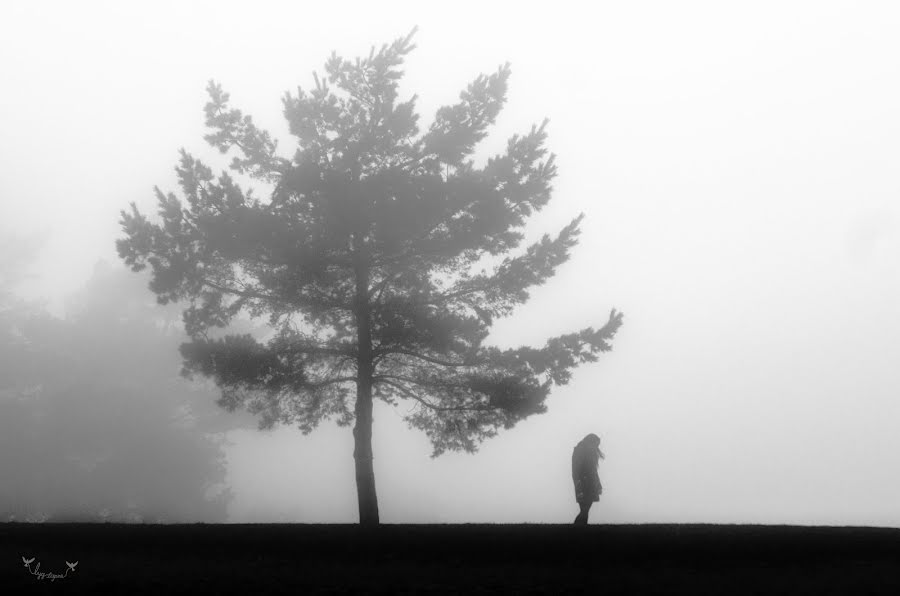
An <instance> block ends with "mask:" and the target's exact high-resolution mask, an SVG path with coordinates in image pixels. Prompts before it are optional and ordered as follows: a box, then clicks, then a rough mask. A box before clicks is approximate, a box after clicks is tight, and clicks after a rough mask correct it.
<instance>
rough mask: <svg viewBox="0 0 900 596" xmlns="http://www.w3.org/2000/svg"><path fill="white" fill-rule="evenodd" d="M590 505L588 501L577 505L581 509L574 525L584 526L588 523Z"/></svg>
mask: <svg viewBox="0 0 900 596" xmlns="http://www.w3.org/2000/svg"><path fill="white" fill-rule="evenodd" d="M591 505H592V503H591V502H590V501H582V502H580V503H578V506H579V507H580V508H581V512H579V514H578V516H577V517H576V518H575V525H578V526H586V525H587V522H588V513H589V512H590V510H591Z"/></svg>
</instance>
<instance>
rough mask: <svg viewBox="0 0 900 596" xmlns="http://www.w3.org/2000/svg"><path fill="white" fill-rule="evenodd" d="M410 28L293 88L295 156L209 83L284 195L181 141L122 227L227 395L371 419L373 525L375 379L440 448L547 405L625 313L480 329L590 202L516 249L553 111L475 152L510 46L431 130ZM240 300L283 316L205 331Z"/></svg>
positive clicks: (254, 310)
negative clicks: (546, 331)
mask: <svg viewBox="0 0 900 596" xmlns="http://www.w3.org/2000/svg"><path fill="white" fill-rule="evenodd" d="M412 35H413V34H412V33H410V35H409V36H407V37H405V38H401V39H398V40H396V41H395V42H393V43H392V44H390V45H387V44H386V45H384V46H383V47H382V48H381V49H380V50H379V51H378V52H375V50H374V48H373V49H372V51H371V52H370V53H369V55H368V57H366V58H363V59H359V58H358V59H356V60H355V61H352V62H351V61H348V60H344V59H342V58H340V57H338V56H337V55H336V54H332V56H331V58H330V59H329V60H328V61H327V63H326V64H325V73H326V74H325V76H324V77H323V78H320V77H319V76H318V75H317V74H315V73H314V75H313V76H314V79H315V87H314V88H313V89H311V90H309V91H304V90H303V89H300V88H298V90H297V94H296V95H292V94H290V93H287V94H285V96H284V98H283V100H282V101H283V107H284V116H285V118H286V119H287V121H288V125H289V129H290V132H291V134H293V135H294V136H295V137H296V138H297V149H296V150H295V151H294V153H293V155H291V156H288V157H284V156H282V155H280V154H279V153H278V152H277V146H276V145H277V143H276V142H275V140H273V138H272V137H271V136H270V135H269V133H268V132H265V131H263V130H261V129H260V128H258V127H257V126H256V124H255V123H254V121H253V119H252V118H251V117H250V116H245V115H244V114H242V113H241V112H240V111H239V110H237V109H233V108H231V107H229V95H228V94H227V93H225V92H224V91H223V90H222V88H221V86H220V85H218V84H216V83H214V82H210V84H209V87H208V92H209V96H210V100H209V102H208V103H207V104H206V110H205V111H206V124H207V126H208V127H209V128H210V129H211V130H212V132H211V133H210V134H208V135H207V136H206V137H205V139H206V140H207V141H208V142H209V143H210V144H211V145H213V146H214V147H216V148H218V149H219V150H220V151H221V152H222V153H226V152H228V151H230V150H232V149H234V150H236V155H235V157H234V159H233V161H232V162H231V169H232V170H233V171H234V172H236V173H237V174H240V175H247V176H249V177H250V179H252V180H256V181H257V183H265V184H267V185H268V188H269V192H268V196H267V197H266V198H265V199H264V200H262V199H259V198H257V197H256V196H254V193H253V192H252V190H253V189H252V188H249V180H248V185H245V186H248V189H247V190H245V189H243V188H241V186H240V185H239V184H238V183H237V182H236V181H235V179H233V178H232V177H231V176H230V175H229V174H228V173H225V172H223V173H222V174H221V175H220V176H219V177H218V178H215V177H214V176H213V173H212V171H211V169H210V168H209V167H207V166H206V165H204V164H203V163H201V162H200V161H199V160H197V159H195V158H194V157H193V156H192V155H190V154H188V153H187V152H186V151H185V150H183V149H182V150H181V159H180V162H179V164H178V166H177V167H176V171H177V174H178V179H179V183H180V186H181V190H182V192H183V196H184V200H185V201H186V203H185V202H182V200H180V199H179V198H177V197H176V196H175V195H174V194H172V193H168V194H164V193H163V192H161V191H160V190H159V189H158V188H157V189H156V195H157V199H158V203H159V214H160V217H161V219H162V222H161V223H159V224H156V223H151V222H150V221H149V220H148V219H147V218H146V217H145V216H144V215H143V214H142V213H140V212H139V210H138V209H137V207H136V206H135V204H134V203H132V204H131V209H130V211H122V217H121V224H122V228H123V231H124V234H125V237H124V238H122V239H120V240H118V242H117V247H118V251H119V255H120V256H121V258H122V259H124V261H125V262H126V263H127V264H128V265H130V266H131V267H132V268H133V269H134V270H135V271H140V270H142V269H143V268H144V267H146V266H147V265H150V267H151V268H152V272H153V280H152V282H151V286H150V287H151V289H152V290H153V291H154V292H156V294H157V295H158V299H159V301H160V302H161V303H163V304H165V303H167V302H169V301H177V300H189V301H190V304H189V306H188V307H187V308H186V310H185V311H184V321H185V325H186V329H187V331H188V333H189V334H190V335H191V337H192V341H191V342H189V343H186V344H184V345H183V346H182V348H181V353H182V355H183V358H184V366H185V372H186V374H193V373H199V374H201V375H206V376H209V377H212V378H214V379H215V381H216V382H217V384H218V385H219V386H220V387H221V389H222V396H221V398H220V400H219V403H220V404H221V405H222V406H224V407H225V408H227V409H228V410H231V411H233V410H235V409H236V408H238V407H241V406H243V407H246V408H247V409H248V410H249V411H250V412H253V413H255V414H259V415H260V416H261V419H260V426H261V427H271V426H272V425H274V424H275V423H276V422H283V423H293V424H297V425H298V426H299V428H300V429H301V430H302V431H303V432H304V433H308V432H310V431H311V430H312V429H313V428H314V427H315V426H316V425H317V424H318V423H319V422H320V421H321V420H322V419H324V418H329V417H335V418H336V420H337V423H338V424H339V425H349V424H351V423H355V424H354V428H353V436H354V440H355V449H354V459H355V464H356V484H357V492H358V499H359V519H360V523H362V524H377V523H378V506H377V500H376V492H375V479H374V472H373V466H372V405H373V398H379V399H381V400H383V401H385V402H386V403H388V404H396V403H397V402H398V400H411V401H412V402H414V403H415V404H416V408H415V409H414V411H412V413H410V414H408V415H407V416H406V420H407V422H408V423H409V425H410V426H411V427H415V428H418V429H421V430H422V431H424V432H425V433H426V434H427V436H428V437H429V439H430V440H431V443H432V445H433V448H434V450H433V453H432V456H436V455H438V454H441V453H443V452H445V451H447V450H465V451H470V452H471V451H474V450H475V449H476V448H477V445H478V444H479V443H480V442H481V441H483V440H484V439H486V438H488V437H492V436H494V435H496V434H497V432H498V430H499V429H501V428H510V427H512V426H513V425H515V424H516V423H517V422H519V421H520V420H522V419H524V418H526V417H527V416H530V415H532V414H537V413H541V412H544V411H545V410H546V406H545V405H544V402H545V399H546V397H547V395H548V394H549V392H550V388H551V386H552V385H554V384H556V385H562V384H565V383H566V382H568V381H569V379H570V376H571V371H572V369H573V368H574V367H576V366H577V365H578V364H579V363H582V362H588V361H594V360H596V359H597V355H598V353H599V352H603V351H607V350H609V349H610V345H609V343H608V342H609V340H610V339H611V338H612V337H613V335H614V334H615V332H616V330H617V329H618V328H619V326H620V324H621V321H622V315H621V314H620V313H617V312H616V311H615V310H613V311H612V312H611V313H610V316H609V319H608V321H606V323H605V324H604V325H603V326H602V327H600V328H599V329H594V328H592V327H588V328H586V329H583V330H581V331H578V332H576V333H571V334H568V335H562V336H560V337H554V338H552V339H550V340H548V341H547V343H546V344H545V345H544V346H543V347H541V348H531V347H521V348H518V349H510V350H500V349H498V348H496V347H490V346H486V345H484V344H483V342H484V340H485V338H486V337H487V335H488V332H489V330H490V327H491V324H492V322H493V321H494V320H495V319H496V318H498V317H502V316H505V315H509V314H510V313H511V312H512V310H513V308H514V307H515V306H516V305H518V304H521V303H523V302H525V301H526V299H527V298H528V296H529V289H530V288H532V287H534V286H537V285H540V284H543V283H544V282H545V281H546V280H547V279H548V278H550V277H551V276H552V275H553V274H554V273H555V271H556V269H557V267H559V266H560V265H561V264H562V263H563V262H565V261H566V260H567V259H568V257H569V251H570V250H571V248H572V247H573V246H575V244H576V242H577V236H578V225H579V223H580V222H581V220H582V216H578V217H576V218H575V219H574V220H572V222H571V223H569V224H568V225H567V226H565V227H564V228H563V229H562V230H561V231H560V233H559V234H558V235H557V236H555V237H550V236H546V235H545V236H544V237H543V238H542V239H541V240H539V241H538V242H536V243H534V244H532V245H530V246H528V247H527V248H525V249H524V250H522V251H520V252H518V253H517V254H513V251H515V249H517V248H518V247H519V246H520V243H521V242H522V240H523V237H524V236H523V233H522V229H523V227H524V225H525V223H526V220H527V219H528V218H529V217H530V216H531V215H532V214H533V213H534V212H535V211H537V210H539V209H541V208H542V207H543V206H544V205H545V204H546V203H547V201H548V200H549V199H550V194H551V184H550V183H551V180H552V179H553V178H554V176H555V175H556V167H555V166H554V163H553V156H552V155H550V156H549V157H548V156H547V150H546V149H545V148H544V141H545V139H546V121H545V122H544V123H543V124H541V125H540V126H533V127H532V128H531V131H530V132H529V133H527V134H525V135H523V136H518V135H516V136H513V137H512V138H511V139H510V140H509V142H508V145H507V148H506V151H505V153H503V154H501V155H497V156H495V157H493V158H491V159H489V160H488V161H487V163H486V165H484V166H483V167H480V168H479V167H476V166H475V164H474V162H473V160H472V155H473V152H474V149H475V146H476V144H477V143H478V142H479V141H481V140H482V139H483V138H484V137H485V136H486V134H487V129H488V127H489V126H490V125H492V124H493V123H494V121H495V119H496V117H497V114H498V113H499V112H500V109H501V107H502V105H503V103H504V101H505V96H506V90H507V79H508V77H509V73H510V71H509V67H508V65H506V66H502V67H500V68H499V69H498V70H497V71H496V72H495V73H494V74H491V75H489V76H485V75H481V76H479V77H478V78H476V79H475V80H474V81H473V82H472V83H471V84H469V86H468V87H467V88H466V90H465V91H463V92H462V93H461V94H460V101H459V102H458V103H456V104H454V105H450V106H446V107H442V108H440V109H439V110H438V111H437V114H436V116H435V119H434V122H433V123H432V124H431V125H430V127H429V128H428V130H427V131H425V132H424V134H419V133H420V131H419V127H418V124H417V121H418V116H417V115H416V113H415V110H414V108H415V101H416V97H415V96H413V97H412V98H410V99H408V100H406V101H400V100H399V98H398V81H399V80H400V78H401V76H402V71H401V70H400V66H401V64H402V63H403V60H404V57H405V56H406V55H407V54H408V53H409V52H410V51H411V50H412V49H413V48H414V46H413V45H412V43H411V38H412ZM241 311H246V312H249V313H250V314H251V315H253V316H264V315H267V316H268V321H269V324H270V325H271V326H272V328H273V330H274V331H275V334H274V336H273V337H272V338H271V340H270V341H268V342H267V343H261V342H259V341H257V340H255V339H253V338H251V337H249V336H247V335H235V334H231V335H225V336H224V337H221V336H220V337H211V336H210V335H208V331H209V330H211V329H213V328H217V327H218V328H222V327H226V326H227V325H228V323H229V321H230V320H231V319H232V317H235V316H236V315H237V314H238V313H239V312H241ZM353 389H355V392H354V391H353ZM354 393H355V396H354ZM353 397H355V400H354V399H353Z"/></svg>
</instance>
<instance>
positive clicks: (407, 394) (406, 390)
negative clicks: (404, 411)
mask: <svg viewBox="0 0 900 596" xmlns="http://www.w3.org/2000/svg"><path fill="white" fill-rule="evenodd" d="M372 381H373V382H375V383H383V384H385V385H389V386H391V387H393V388H394V389H396V390H397V391H399V392H400V393H401V394H403V396H404V397H408V398H409V399H413V400H415V401H417V402H419V403H420V404H422V405H423V406H426V407H428V408H431V409H432V410H437V411H441V412H452V411H484V410H489V409H491V408H487V407H484V406H436V405H434V404H432V403H430V402H428V401H426V400H424V399H422V398H421V397H419V396H418V395H416V394H415V393H413V392H412V391H410V390H409V388H408V387H404V386H403V385H400V384H398V383H394V382H393V381H388V380H387V379H385V378H384V375H379V376H376V377H373V378H372Z"/></svg>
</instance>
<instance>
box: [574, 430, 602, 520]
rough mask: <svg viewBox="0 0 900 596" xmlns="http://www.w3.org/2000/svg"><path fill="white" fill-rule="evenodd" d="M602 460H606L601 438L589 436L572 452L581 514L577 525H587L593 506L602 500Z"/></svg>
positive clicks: (577, 499)
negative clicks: (599, 471) (600, 467)
mask: <svg viewBox="0 0 900 596" xmlns="http://www.w3.org/2000/svg"><path fill="white" fill-rule="evenodd" d="M601 459H606V458H605V457H604V456H603V452H602V451H600V437H598V436H597V435H595V434H594V433H591V434H589V435H588V436H586V437H585V438H583V439H581V441H580V442H579V443H578V444H577V445H575V449H574V451H572V480H573V481H574V482H575V501H576V502H577V503H578V506H579V507H581V512H580V513H579V514H578V517H576V518H575V524H576V525H580V526H583V525H586V524H587V521H588V512H589V511H590V510H591V505H593V504H594V502H596V501H599V500H600V495H601V494H603V485H601V484H600V476H599V475H598V474H597V466H598V465H599V463H600V460H601Z"/></svg>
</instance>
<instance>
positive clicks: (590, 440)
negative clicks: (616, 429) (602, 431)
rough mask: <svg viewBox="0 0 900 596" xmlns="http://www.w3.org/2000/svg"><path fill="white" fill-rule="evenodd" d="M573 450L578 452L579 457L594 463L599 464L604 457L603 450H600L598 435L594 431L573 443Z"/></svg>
mask: <svg viewBox="0 0 900 596" xmlns="http://www.w3.org/2000/svg"><path fill="white" fill-rule="evenodd" d="M575 452H576V453H578V455H579V456H580V458H584V459H586V460H588V461H590V462H591V463H593V464H594V465H597V464H599V463H600V460H601V459H605V458H604V457H603V452H602V451H600V437H598V436H597V435H595V434H594V433H590V434H588V435H587V436H585V437H584V438H583V439H581V440H580V441H579V442H578V444H577V445H575Z"/></svg>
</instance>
